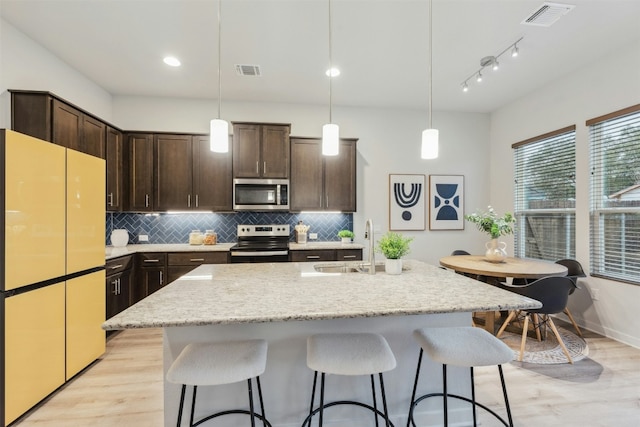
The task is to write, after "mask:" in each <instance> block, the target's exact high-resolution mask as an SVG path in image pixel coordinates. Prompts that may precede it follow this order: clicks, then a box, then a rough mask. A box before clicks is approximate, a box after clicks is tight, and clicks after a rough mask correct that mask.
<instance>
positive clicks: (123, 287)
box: [105, 270, 133, 319]
mask: <svg viewBox="0 0 640 427" xmlns="http://www.w3.org/2000/svg"><path fill="white" fill-rule="evenodd" d="M132 275H133V270H126V271H122V272H120V273H116V274H111V275H109V276H107V279H106V281H105V295H106V303H105V306H106V318H107V319H109V318H111V317H113V316H115V315H116V314H118V313H120V312H121V311H122V310H124V309H126V308H128V307H129V305H130V303H131V300H132V295H131V285H132V279H133V277H132Z"/></svg>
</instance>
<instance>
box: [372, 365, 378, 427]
mask: <svg viewBox="0 0 640 427" xmlns="http://www.w3.org/2000/svg"><path fill="white" fill-rule="evenodd" d="M370 377H371V394H372V396H373V409H374V411H375V412H374V413H373V416H374V419H375V420H376V427H379V425H378V399H376V383H375V382H374V380H373V375H370Z"/></svg>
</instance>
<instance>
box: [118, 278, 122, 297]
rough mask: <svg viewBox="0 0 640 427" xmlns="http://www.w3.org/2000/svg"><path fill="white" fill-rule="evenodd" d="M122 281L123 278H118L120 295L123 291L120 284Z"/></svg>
mask: <svg viewBox="0 0 640 427" xmlns="http://www.w3.org/2000/svg"><path fill="white" fill-rule="evenodd" d="M121 283H122V282H121V279H118V295H120V294H121V293H122V287H121V286H120V285H121Z"/></svg>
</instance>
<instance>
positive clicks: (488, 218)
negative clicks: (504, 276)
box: [464, 206, 516, 262]
mask: <svg viewBox="0 0 640 427" xmlns="http://www.w3.org/2000/svg"><path fill="white" fill-rule="evenodd" d="M488 209H489V210H488V211H487V212H484V211H480V210H478V211H476V212H475V213H472V214H471V215H465V217H464V218H465V219H466V220H467V221H469V222H473V223H474V224H476V226H477V227H478V230H480V231H483V232H485V233H487V234H488V235H489V236H490V237H491V241H490V242H487V243H486V244H485V246H486V248H487V252H486V253H485V258H486V260H487V261H491V262H503V261H504V259H505V258H506V257H507V252H506V250H505V249H506V247H507V244H506V243H505V242H498V238H500V236H506V235H508V234H511V233H513V227H514V224H515V223H516V218H515V217H514V216H513V215H512V214H511V213H510V212H507V213H505V214H504V215H503V216H498V214H496V212H495V210H494V209H493V208H492V207H491V206H489V207H488Z"/></svg>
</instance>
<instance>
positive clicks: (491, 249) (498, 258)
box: [484, 239, 507, 262]
mask: <svg viewBox="0 0 640 427" xmlns="http://www.w3.org/2000/svg"><path fill="white" fill-rule="evenodd" d="M485 247H486V248H487V252H485V254H484V258H485V259H486V260H487V261H489V262H504V260H505V258H507V251H506V249H507V244H506V243H505V242H499V241H498V239H491V240H490V241H488V242H487V243H486V244H485Z"/></svg>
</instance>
